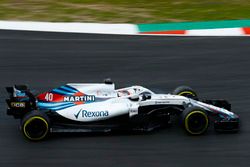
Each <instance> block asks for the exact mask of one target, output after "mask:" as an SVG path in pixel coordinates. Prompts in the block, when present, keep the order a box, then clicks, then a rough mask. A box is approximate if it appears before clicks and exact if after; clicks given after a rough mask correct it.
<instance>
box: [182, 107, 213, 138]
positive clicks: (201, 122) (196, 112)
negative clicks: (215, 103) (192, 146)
mask: <svg viewBox="0 0 250 167" xmlns="http://www.w3.org/2000/svg"><path fill="white" fill-rule="evenodd" d="M182 123H183V127H184V129H185V130H186V132H187V133H189V134H191V135H201V134H204V133H205V132H206V131H207V129H208V125H209V118H208V115H207V113H206V112H205V111H204V110H203V109H201V108H199V107H190V108H186V109H185V110H184V111H183V113H182Z"/></svg>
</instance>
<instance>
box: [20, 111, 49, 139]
mask: <svg viewBox="0 0 250 167" xmlns="http://www.w3.org/2000/svg"><path fill="white" fill-rule="evenodd" d="M49 129H50V123H49V118H48V117H47V115H45V114H43V113H41V112H39V111H32V112H30V113H27V114H26V115H25V116H24V118H23V119H22V120H21V130H22V133H23V135H24V136H25V137H26V138H27V139H29V140H32V141H39V140H43V139H45V138H46V137H47V136H48V134H49Z"/></svg>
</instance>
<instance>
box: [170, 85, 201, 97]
mask: <svg viewBox="0 0 250 167" xmlns="http://www.w3.org/2000/svg"><path fill="white" fill-rule="evenodd" d="M173 94H174V95H179V96H185V97H188V98H191V99H195V100H197V99H198V96H197V93H196V92H195V91H194V90H193V89H192V88H190V87H188V86H179V87H177V88H176V89H175V90H174V91H173Z"/></svg>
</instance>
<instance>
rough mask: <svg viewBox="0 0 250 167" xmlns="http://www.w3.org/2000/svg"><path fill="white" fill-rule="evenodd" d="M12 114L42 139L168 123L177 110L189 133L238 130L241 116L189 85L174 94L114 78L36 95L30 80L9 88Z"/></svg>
mask: <svg viewBox="0 0 250 167" xmlns="http://www.w3.org/2000/svg"><path fill="white" fill-rule="evenodd" d="M6 89H7V91H8V93H9V95H10V97H9V98H8V99H7V100H6V102H7V104H8V109H7V114H8V115H13V116H14V117H15V118H18V119H21V125H20V126H21V130H22V133H23V134H24V136H25V137H26V138H27V139H29V140H33V141H34V140H35V141H37V140H42V139H44V138H46V137H47V136H49V134H50V133H53V132H109V131H115V130H140V131H141V130H142V131H150V130H153V129H155V128H159V127H164V126H165V125H167V124H169V122H170V120H171V118H172V117H174V116H178V117H179V118H180V119H181V120H182V121H181V122H182V125H183V128H184V129H185V130H186V132H187V133H188V134H191V135H201V134H204V133H205V132H206V131H207V129H208V127H209V125H211V124H213V125H214V128H215V130H216V131H237V130H238V129H239V117H238V116H237V115H236V114H235V113H233V112H231V111H230V110H231V105H230V104H229V103H228V102H227V101H226V100H199V99H198V97H197V94H196V92H195V91H194V90H193V89H191V88H190V87H187V86H180V87H178V88H176V89H175V90H174V91H173V92H172V93H171V94H156V93H154V92H152V91H151V90H149V89H147V88H144V87H142V86H131V87H127V88H122V89H115V85H114V84H113V83H112V82H111V80H105V83H100V84H96V83H94V84H82V83H71V84H66V85H64V86H60V87H59V88H55V89H53V90H51V91H48V92H45V93H42V94H39V95H37V96H35V95H33V94H32V93H31V92H30V91H29V89H28V88H27V86H25V85H15V86H13V87H7V88H6Z"/></svg>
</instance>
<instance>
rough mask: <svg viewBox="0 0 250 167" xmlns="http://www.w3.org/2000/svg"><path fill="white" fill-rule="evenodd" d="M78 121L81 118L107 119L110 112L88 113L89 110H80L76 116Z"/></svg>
mask: <svg viewBox="0 0 250 167" xmlns="http://www.w3.org/2000/svg"><path fill="white" fill-rule="evenodd" d="M74 115H75V117H76V119H78V118H79V116H80V117H82V118H93V117H107V116H109V112H108V111H87V110H82V109H81V110H80V111H78V112H77V113H76V114H74Z"/></svg>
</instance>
